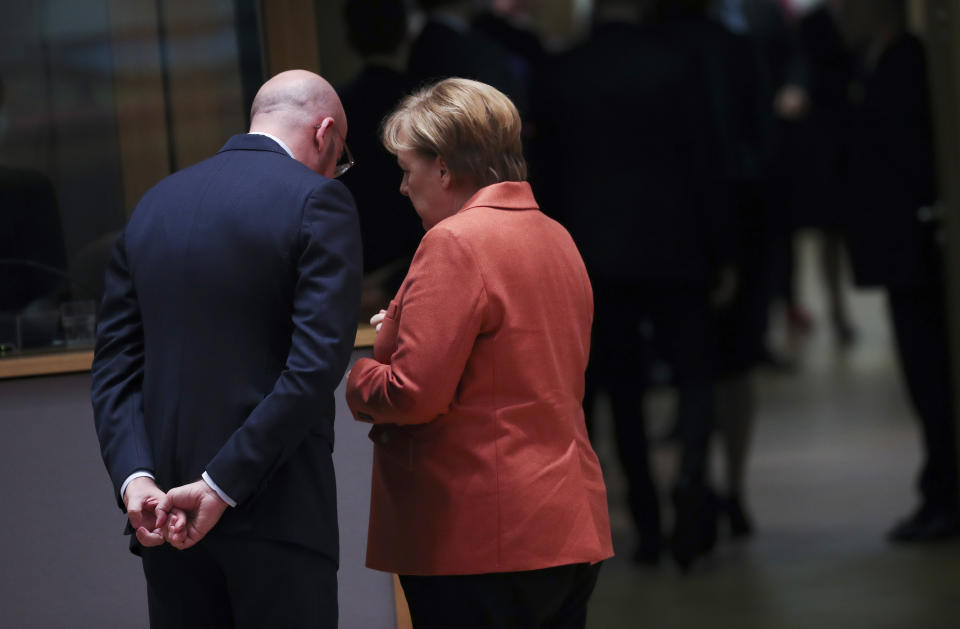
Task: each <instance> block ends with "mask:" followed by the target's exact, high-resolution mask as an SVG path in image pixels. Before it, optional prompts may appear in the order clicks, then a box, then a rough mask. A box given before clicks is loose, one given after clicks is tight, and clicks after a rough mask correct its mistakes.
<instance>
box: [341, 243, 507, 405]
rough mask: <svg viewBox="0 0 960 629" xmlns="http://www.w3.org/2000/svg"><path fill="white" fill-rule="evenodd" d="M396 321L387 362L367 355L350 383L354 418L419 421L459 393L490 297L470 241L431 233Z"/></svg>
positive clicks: (416, 261) (386, 323)
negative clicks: (391, 350)
mask: <svg viewBox="0 0 960 629" xmlns="http://www.w3.org/2000/svg"><path fill="white" fill-rule="evenodd" d="M401 291H402V295H403V297H402V303H400V304H399V309H398V310H399V311H398V312H397V313H396V314H395V320H394V321H390V320H385V321H384V326H385V327H384V329H382V330H381V332H380V333H381V334H383V333H384V332H387V333H390V332H392V329H391V330H389V331H388V330H387V329H386V328H387V326H394V325H396V326H397V327H396V343H395V347H394V350H393V352H392V354H391V355H390V360H389V364H384V363H380V362H378V361H376V360H372V359H369V358H362V359H360V360H358V361H357V362H356V364H354V366H353V369H352V370H351V372H350V377H349V379H348V381H347V403H348V404H349V406H350V409H351V411H352V412H353V413H354V416H355V418H356V419H359V420H361V421H372V422H374V423H391V424H419V423H425V422H429V421H432V420H434V419H436V418H437V417H439V416H440V415H442V414H443V413H445V412H446V411H447V410H448V409H449V407H450V404H451V402H453V399H454V395H455V394H456V390H457V386H458V385H459V383H460V379H461V377H462V375H463V372H464V369H465V367H466V365H467V361H468V359H469V357H470V353H471V351H472V349H473V345H474V342H475V341H476V338H477V336H478V335H479V334H480V333H481V332H482V330H483V329H484V326H485V325H486V322H485V317H486V316H487V310H488V308H487V305H488V298H487V292H486V290H485V288H484V282H483V278H482V275H481V273H480V270H479V268H478V266H477V264H476V261H475V258H474V256H473V253H472V252H471V251H470V249H469V246H468V245H467V244H465V243H461V242H459V241H458V240H457V238H456V236H455V235H454V234H452V233H450V232H447V231H445V230H443V229H442V228H434V229H431V230H430V231H428V232H427V234H426V235H425V236H424V238H423V241H422V242H421V244H420V248H419V250H418V251H417V255H416V256H415V257H414V260H413V263H412V264H411V267H410V272H409V274H408V277H407V280H406V282H405V286H404V288H402V289H401Z"/></svg>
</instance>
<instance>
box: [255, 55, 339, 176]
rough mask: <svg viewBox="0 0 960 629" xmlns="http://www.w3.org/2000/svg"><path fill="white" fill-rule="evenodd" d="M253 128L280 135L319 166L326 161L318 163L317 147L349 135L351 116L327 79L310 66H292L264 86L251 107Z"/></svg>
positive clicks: (308, 161)
mask: <svg viewBox="0 0 960 629" xmlns="http://www.w3.org/2000/svg"><path fill="white" fill-rule="evenodd" d="M321 126H322V130H320V131H318V129H317V127H321ZM250 131H251V133H254V132H259V133H269V134H270V135H273V136H276V137H278V138H280V139H281V140H283V142H284V143H285V144H286V145H287V146H288V147H289V148H290V150H291V152H292V153H293V154H294V157H295V158H296V159H297V160H298V161H300V162H303V163H304V164H306V165H307V166H309V167H310V168H313V169H314V170H317V168H318V167H320V166H323V165H324V164H319V163H315V162H316V159H315V158H316V153H317V151H318V150H319V151H321V153H322V152H323V151H324V146H323V145H324V144H330V145H331V146H332V145H333V140H334V138H336V137H339V138H340V141H343V140H344V139H346V136H347V117H346V114H345V113H344V111H343V105H342V104H341V103H340V97H339V96H337V92H336V91H335V90H334V89H333V86H332V85H330V83H328V82H327V81H326V79H324V78H323V77H321V76H320V75H318V74H314V73H313V72H308V71H307V70H288V71H286V72H281V73H280V74H278V75H276V76H275V77H273V78H272V79H270V80H269V81H267V82H266V83H264V84H263V86H261V87H260V90H259V91H258V92H257V95H256V97H254V99H253V106H252V107H251V109H250ZM331 132H332V133H331ZM318 144H319V145H318ZM323 157H324V156H323V155H321V159H320V161H321V162H325V160H324V159H323ZM335 159H336V155H334V160H335ZM318 172H319V171H318Z"/></svg>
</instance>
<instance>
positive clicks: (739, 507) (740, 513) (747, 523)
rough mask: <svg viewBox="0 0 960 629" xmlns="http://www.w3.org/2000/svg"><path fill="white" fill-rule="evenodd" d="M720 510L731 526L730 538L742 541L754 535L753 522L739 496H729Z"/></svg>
mask: <svg viewBox="0 0 960 629" xmlns="http://www.w3.org/2000/svg"><path fill="white" fill-rule="evenodd" d="M720 508H721V512H722V514H723V515H724V516H726V518H727V522H728V524H729V525H730V537H732V538H733V539H742V538H746V537H750V536H751V535H753V521H752V519H751V518H750V515H749V514H748V513H747V512H746V510H745V509H744V508H743V503H741V502H740V497H739V496H738V495H736V494H732V495H730V496H727V498H726V500H724V501H723V503H722V504H721V507H720Z"/></svg>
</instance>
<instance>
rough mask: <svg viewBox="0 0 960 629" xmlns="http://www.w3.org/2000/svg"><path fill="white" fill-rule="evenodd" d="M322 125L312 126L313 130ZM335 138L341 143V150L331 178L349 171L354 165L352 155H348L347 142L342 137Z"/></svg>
mask: <svg viewBox="0 0 960 629" xmlns="http://www.w3.org/2000/svg"><path fill="white" fill-rule="evenodd" d="M322 126H323V125H319V124H318V125H314V126H313V128H314V129H319V128H320V127H322ZM337 137H339V138H340V141H341V142H343V150H342V151H340V157H339V158H338V159H337V165H336V166H335V167H334V169H333V176H334V177H335V178H336V177H339V176H340V175H342V174H343V173H345V172H347V171H348V170H350V169H351V168H352V167H353V165H354V164H355V163H356V162H354V161H353V155H351V154H350V147H349V146H347V141H346V139H344V138H343V137H342V136H340V135H339V134H337Z"/></svg>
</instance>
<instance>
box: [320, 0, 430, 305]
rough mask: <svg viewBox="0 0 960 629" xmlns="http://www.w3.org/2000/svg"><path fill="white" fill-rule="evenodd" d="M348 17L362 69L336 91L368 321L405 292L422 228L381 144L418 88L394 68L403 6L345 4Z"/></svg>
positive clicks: (368, 0) (371, 0)
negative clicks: (399, 107) (396, 112)
mask: <svg viewBox="0 0 960 629" xmlns="http://www.w3.org/2000/svg"><path fill="white" fill-rule="evenodd" d="M344 18H345V21H346V24H347V39H348V41H349V42H350V46H351V47H352V48H353V49H354V50H355V51H356V52H357V54H359V55H360V56H361V57H362V58H363V63H364V65H363V69H362V70H360V72H359V73H358V74H357V75H356V76H355V77H353V78H352V79H351V80H350V81H348V82H347V83H346V84H344V85H341V86H338V88H337V93H338V94H339V95H340V101H341V102H342V103H343V107H344V109H345V111H349V112H350V149H351V152H352V154H353V157H354V159H355V160H356V161H357V163H358V164H359V165H360V166H359V168H354V169H351V170H349V171H347V172H346V173H344V174H343V175H342V176H341V177H340V180H341V181H342V182H343V183H344V185H346V186H347V188H349V189H350V191H351V192H352V193H353V197H354V199H356V202H357V211H358V212H359V214H360V234H361V236H362V238H363V270H364V273H366V274H367V278H366V280H365V285H364V306H365V308H364V309H363V312H361V316H362V317H365V316H369V314H370V313H369V312H367V310H368V308H367V307H366V306H367V303H368V302H369V303H370V306H369V309H372V311H373V312H376V309H379V308H380V307H381V305H382V304H384V303H387V302H388V301H389V300H390V299H391V298H392V297H393V295H394V294H395V293H396V291H397V289H398V288H399V287H400V283H401V282H402V281H403V278H404V276H405V275H406V274H407V268H408V267H409V266H410V260H411V259H412V258H413V254H414V252H415V251H416V250H417V246H418V245H419V244H420V238H421V237H422V236H423V226H422V225H421V223H420V219H419V218H418V217H417V215H416V213H415V212H414V211H413V210H412V209H411V207H410V202H409V201H408V200H407V199H404V198H403V196H402V195H400V194H399V193H398V192H397V190H398V188H399V186H400V172H399V170H398V169H397V158H396V157H395V156H393V155H391V154H390V153H388V152H387V150H386V149H385V148H383V144H382V143H381V141H380V124H381V123H382V121H383V119H384V118H385V117H386V116H387V114H389V113H390V112H391V111H393V108H394V107H395V106H396V104H397V103H398V102H399V101H400V99H401V98H402V97H403V96H405V95H406V94H407V93H408V92H409V91H410V90H411V89H412V87H413V86H412V85H411V83H410V80H409V78H408V77H407V75H406V73H404V72H402V71H400V70H398V69H396V68H397V67H398V66H400V65H401V59H399V57H400V53H401V48H402V46H403V44H404V42H405V40H406V38H407V10H406V7H405V6H404V3H403V1H402V0H348V2H346V3H345V4H344ZM370 274H373V275H370Z"/></svg>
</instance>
